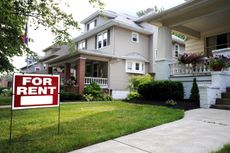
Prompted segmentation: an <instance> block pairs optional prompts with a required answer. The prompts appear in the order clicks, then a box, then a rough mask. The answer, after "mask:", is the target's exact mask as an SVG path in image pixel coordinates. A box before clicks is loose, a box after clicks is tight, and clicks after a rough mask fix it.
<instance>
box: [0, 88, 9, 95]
mask: <svg viewBox="0 0 230 153" xmlns="http://www.w3.org/2000/svg"><path fill="white" fill-rule="evenodd" d="M4 89H8V88H7V87H0V94H2V91H3V90H4Z"/></svg>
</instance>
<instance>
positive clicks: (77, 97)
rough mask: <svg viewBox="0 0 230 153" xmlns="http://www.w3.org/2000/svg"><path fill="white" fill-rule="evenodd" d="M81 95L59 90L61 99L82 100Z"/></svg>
mask: <svg viewBox="0 0 230 153" xmlns="http://www.w3.org/2000/svg"><path fill="white" fill-rule="evenodd" d="M82 99H83V98H82V95H80V94H77V93H71V92H61V94H60V100H61V101H67V100H68V101H78V100H82Z"/></svg>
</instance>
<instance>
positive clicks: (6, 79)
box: [0, 75, 12, 88]
mask: <svg viewBox="0 0 230 153" xmlns="http://www.w3.org/2000/svg"><path fill="white" fill-rule="evenodd" d="M0 87H5V88H12V75H0Z"/></svg>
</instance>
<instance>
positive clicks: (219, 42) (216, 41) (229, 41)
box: [205, 32, 230, 56]
mask: <svg viewBox="0 0 230 153" xmlns="http://www.w3.org/2000/svg"><path fill="white" fill-rule="evenodd" d="M228 47H230V32H228V33H224V34H220V35H215V36H211V37H207V38H206V47H205V52H206V55H207V56H212V51H213V50H216V49H223V48H228Z"/></svg>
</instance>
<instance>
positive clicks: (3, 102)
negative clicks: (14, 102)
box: [0, 96, 11, 106]
mask: <svg viewBox="0 0 230 153" xmlns="http://www.w3.org/2000/svg"><path fill="white" fill-rule="evenodd" d="M10 103H11V97H3V96H0V106H1V105H10Z"/></svg>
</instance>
